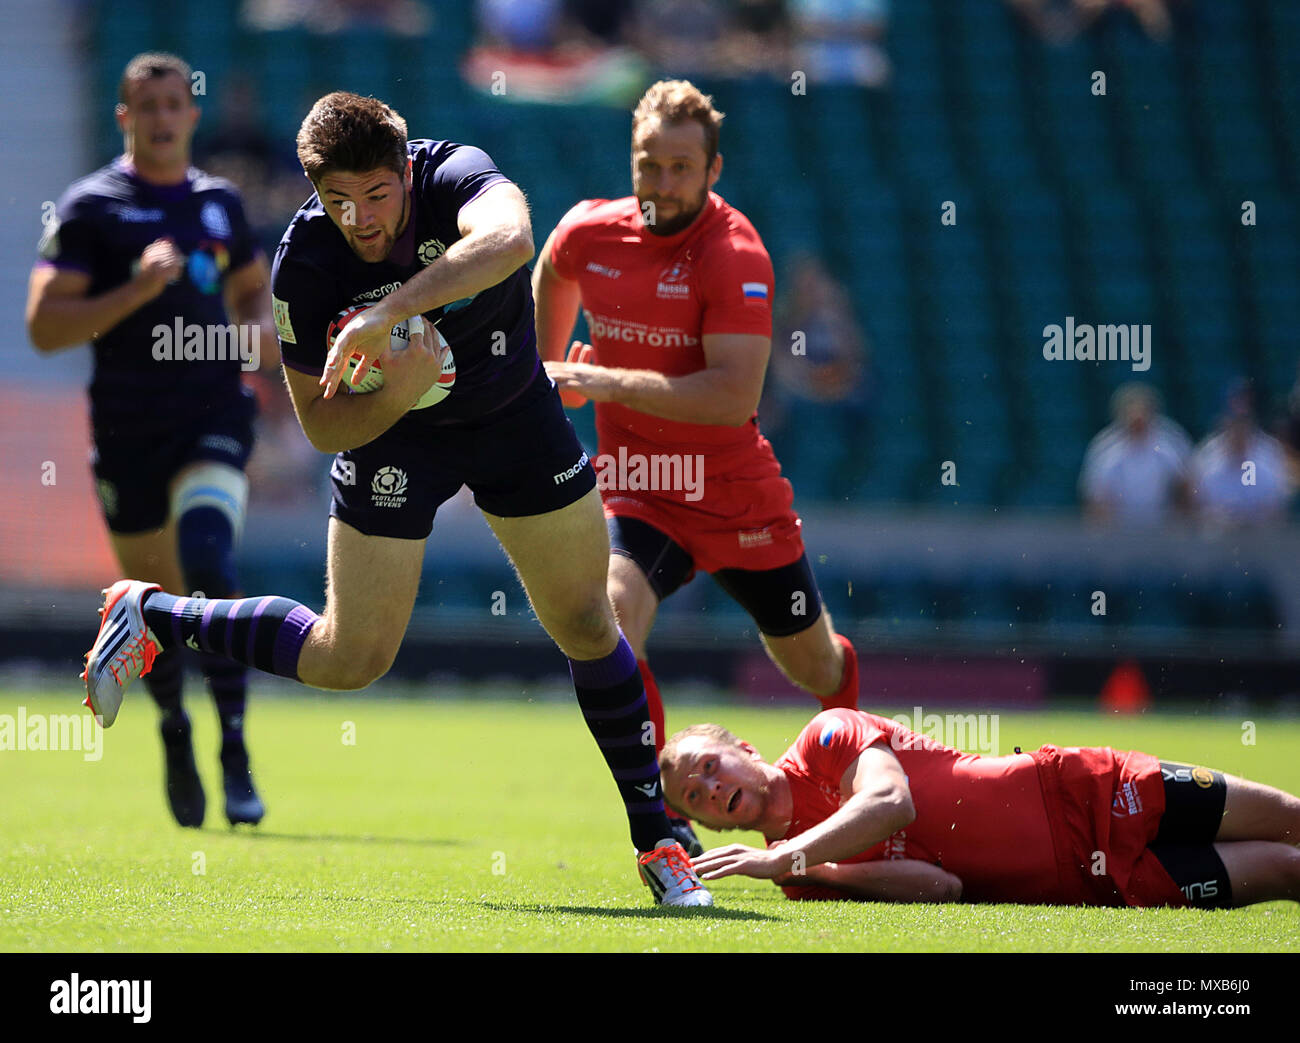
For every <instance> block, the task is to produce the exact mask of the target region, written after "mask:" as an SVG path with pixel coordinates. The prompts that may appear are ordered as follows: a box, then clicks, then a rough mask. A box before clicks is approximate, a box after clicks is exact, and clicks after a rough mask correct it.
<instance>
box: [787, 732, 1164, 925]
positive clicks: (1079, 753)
mask: <svg viewBox="0 0 1300 1043" xmlns="http://www.w3.org/2000/svg"><path fill="white" fill-rule="evenodd" d="M882 740H883V741H885V742H887V743H889V745H890V748H891V749H892V750H893V751H894V754H895V756H897V757H898V761H899V763H900V764H901V765H902V767H903V770H904V771H905V772H906V773H907V783H908V788H909V789H910V790H911V794H912V803H913V806H914V807H915V809H916V820H915V821H914V822H913V823H912V824H911V825H910V826H908V827H907V828H906V829H902V830H899V831H898V832H897V833H895V834H894V835H893V836H891V837H889V838H887V839H886V840H884V841H882V842H881V843H879V844H876V845H875V846H874V847H871V848H868V849H867V850H866V851H863V852H861V853H860V854H858V855H856V856H854V857H852V858H846V859H841V860H840V861H842V862H868V861H871V860H873V859H882V858H915V859H920V860H921V861H924V862H930V863H933V864H936V865H940V866H942V867H943V868H944V869H946V870H948V871H949V872H951V873H955V874H956V875H957V876H958V877H959V878H960V879H961V881H962V897H963V899H964V900H966V901H973V902H1026V903H1031V902H1032V903H1039V902H1042V903H1065V904H1086V905H1123V904H1125V903H1128V904H1132V905H1158V904H1172V905H1181V904H1184V901H1183V899H1182V896H1181V894H1180V892H1179V891H1178V888H1177V886H1176V885H1175V884H1174V883H1173V881H1172V880H1171V879H1170V878H1169V876H1168V874H1167V873H1165V872H1164V871H1163V869H1162V868H1160V867H1159V865H1158V863H1155V860H1154V859H1153V858H1152V857H1151V856H1150V855H1149V853H1148V852H1147V845H1148V844H1149V843H1150V842H1151V841H1152V839H1154V837H1155V834H1156V832H1157V831H1158V830H1159V826H1160V817H1161V816H1162V815H1163V814H1164V809H1165V802H1164V785H1163V782H1162V781H1161V775H1160V762H1159V760H1157V759H1156V758H1155V757H1152V756H1151V755H1150V754H1146V753H1140V752H1137V751H1117V750H1112V749H1110V748H1108V747H1083V748H1080V747H1056V746H1044V747H1042V748H1041V749H1040V750H1037V751H1035V752H1034V753H1024V754H1014V755H1012V756H1009V757H984V756H980V755H978V754H970V753H961V752H960V751H958V750H954V749H952V748H951V747H948V746H943V745H941V744H940V743H937V742H934V741H933V740H931V739H929V738H927V737H926V736H923V735H918V734H917V733H916V732H913V731H910V730H908V729H907V728H904V727H903V726H902V725H901V724H899V723H898V722H897V721H891V720H889V719H887V718H884V717H879V716H877V715H875V714H870V713H865V712H863V711H857V710H826V711H823V712H822V713H819V714H818V715H817V716H816V717H814V718H813V719H812V721H811V722H810V723H809V724H808V726H807V727H805V728H804V730H803V731H802V732H800V734H799V737H798V739H796V740H795V743H794V745H793V746H791V747H790V749H789V750H787V751H786V752H785V754H784V755H783V756H782V757H781V758H780V759H779V760H778V761H777V762H776V767H778V768H780V769H781V771H783V772H784V773H785V776H786V778H787V779H788V780H789V782H790V790H791V795H792V797H793V799H794V809H793V815H792V818H791V822H790V828H789V830H788V831H787V833H786V838H790V837H794V836H797V835H798V834H800V833H802V832H803V831H804V830H806V829H808V828H809V827H811V826H813V825H816V824H817V823H818V822H821V821H823V820H824V819H826V818H828V817H829V816H830V815H832V814H834V813H835V811H837V810H838V809H839V807H840V804H841V800H840V791H839V787H840V780H841V779H843V777H844V773H845V772H846V771H847V770H848V767H849V765H850V764H852V763H853V761H854V759H855V758H856V757H857V756H858V755H859V754H860V753H862V751H863V750H865V749H867V748H868V747H869V746H872V745H873V744H875V743H877V742H880V741H882ZM784 890H785V892H786V894H787V895H788V896H789V897H791V898H801V897H827V896H828V895H827V894H826V893H823V892H824V890H825V889H821V888H808V887H804V888H800V887H788V888H785V889H784Z"/></svg>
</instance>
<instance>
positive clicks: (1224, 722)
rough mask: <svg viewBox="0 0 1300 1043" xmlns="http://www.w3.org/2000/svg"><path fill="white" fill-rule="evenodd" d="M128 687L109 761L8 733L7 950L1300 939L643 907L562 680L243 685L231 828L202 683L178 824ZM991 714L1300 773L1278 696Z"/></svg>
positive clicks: (1185, 755)
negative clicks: (247, 797) (543, 683)
mask: <svg viewBox="0 0 1300 1043" xmlns="http://www.w3.org/2000/svg"><path fill="white" fill-rule="evenodd" d="M299 691H300V690H299ZM388 691H390V692H392V691H397V692H405V693H412V692H414V691H418V690H416V689H409V688H408V689H388ZM143 694H144V693H143V692H142V691H139V690H138V689H137V690H134V691H133V692H132V693H131V696H130V697H128V702H127V705H126V706H125V707H124V709H123V712H122V716H121V717H120V718H119V720H118V722H117V724H116V725H115V726H114V727H113V728H112V729H111V730H109V731H108V732H106V733H103V734H104V740H105V741H104V746H103V756H102V758H101V759H99V760H87V759H86V758H85V754H84V753H82V752H76V751H64V752H48V751H47V752H36V751H31V750H26V751H17V750H5V751H3V752H0V949H3V950H6V951H12V950H19V951H56V952H59V951H91V952H96V951H108V952H119V951H145V952H171V951H264V950H277V951H324V952H334V951H372V950H405V951H462V950H464V951H470V950H473V951H480V950H486V951H491V950H528V951H588V950H596V951H631V952H639V951H654V950H658V951H665V952H666V951H717V952H736V951H805V950H811V951H819V952H828V951H884V952H901V951H987V952H994V951H1034V952H1042V951H1090V952H1116V951H1121V952H1123V951H1142V952H1158V951H1176V952H1196V951H1208V952H1216V951H1241V950H1260V951H1296V950H1297V949H1300V910H1298V908H1297V906H1296V905H1295V904H1292V903H1274V904H1270V905H1264V906H1256V907H1254V908H1251V909H1245V910H1235V911H1231V912H1198V911H1193V910H1113V909H1067V908H1049V907H1042V906H1032V907H1029V906H970V905H957V906H917V905H907V906H900V905H883V904H873V903H861V904H859V903H792V902H786V901H785V900H784V899H783V898H782V897H781V895H780V893H779V892H778V891H777V890H776V889H775V888H774V887H772V886H771V885H770V884H766V883H762V882H759V881H752V880H737V879H730V880H726V881H721V882H718V883H717V884H716V885H715V887H714V894H715V898H716V900H717V906H716V908H714V909H712V910H705V911H699V912H686V913H673V912H665V911H663V910H658V909H655V908H653V907H652V906H651V904H650V899H649V892H648V891H647V890H646V889H645V888H644V887H643V886H642V885H641V884H640V882H639V880H638V878H637V875H636V871H635V867H634V864H633V859H632V851H631V845H630V843H629V841H628V839H627V835H626V826H625V824H624V821H623V818H622V814H621V812H620V810H619V808H618V805H617V802H616V799H615V795H614V792H613V787H612V785H611V783H610V782H609V780H608V777H607V776H606V774H605V770H604V767H603V765H602V763H601V761H600V759H599V756H598V754H597V752H596V749H595V746H594V744H593V743H592V741H591V739H590V738H589V736H588V735H587V733H586V730H585V728H584V726H583V724H582V720H581V717H580V716H579V714H578V711H577V708H576V705H574V704H573V702H572V701H571V699H570V700H563V699H547V700H545V701H536V702H529V701H524V700H522V699H517V700H507V699H502V698H491V696H498V697H499V696H501V695H504V694H506V693H505V691H504V689H493V688H479V687H476V688H469V687H462V688H459V689H455V690H454V694H455V695H456V696H457V697H456V698H449V697H448V686H445V685H443V686H439V692H438V697H437V698H432V699H412V698H394V697H380V696H375V695H350V696H347V697H333V696H317V695H306V694H295V695H292V696H275V697H264V698H259V699H257V700H256V701H255V702H254V703H253V704H252V707H251V710H250V714H249V739H250V746H251V749H252V751H253V758H254V769H255V774H256V778H257V780H258V783H259V785H260V787H261V790H262V793H263V796H264V798H265V800H266V803H267V806H268V809H269V810H268V815H267V818H266V820H265V821H264V823H263V824H262V826H261V827H259V828H257V829H248V828H241V829H240V830H238V831H232V830H230V829H229V828H227V826H226V824H225V819H224V817H223V815H222V806H221V792H220V769H219V766H218V762H217V756H216V753H217V742H218V736H217V732H216V723H215V718H214V715H213V714H212V712H211V708H210V703H209V702H208V700H207V698H206V696H203V695H199V694H195V695H193V696H191V697H190V698H189V700H188V705H189V707H190V710H191V713H192V714H193V716H194V719H195V732H196V749H197V751H198V755H199V766H200V771H201V773H202V775H203V777H204V781H205V784H206V785H207V789H208V815H207V822H206V824H205V826H204V828H203V829H201V830H188V829H181V828H179V827H177V826H176V825H175V824H174V823H173V822H172V820H171V818H170V816H169V815H168V813H167V810H166V806H165V803H164V797H163V791H162V772H161V756H160V749H159V742H158V739H157V735H156V729H155V714H154V710H153V707H152V706H151V705H150V704H149V702H148V700H147V698H141V697H142V696H143ZM551 694H556V693H551ZM471 696H472V697H471ZM76 705H77V704H76V693H75V691H73V690H72V689H68V690H67V691H62V692H56V691H53V690H50V689H44V690H41V691H8V692H5V693H4V694H3V695H0V714H11V715H13V714H16V713H17V710H18V707H19V706H23V707H25V713H26V714H27V715H28V716H29V717H30V716H32V715H36V714H61V713H70V712H74V711H75V710H76ZM80 712H82V713H85V711H84V710H82V711H80ZM670 712H671V718H670V721H669V726H670V728H673V727H680V726H683V725H685V724H688V723H692V722H694V721H698V720H717V721H719V722H720V723H723V724H726V725H727V726H728V727H730V728H732V729H733V730H735V731H737V732H738V733H739V734H741V735H742V736H744V737H745V738H748V739H749V740H750V741H752V742H754V743H755V744H756V745H757V746H758V748H759V749H760V750H761V751H762V752H763V753H764V754H765V755H767V756H768V757H769V758H774V757H775V756H777V755H779V754H780V753H781V752H782V751H783V750H784V749H785V747H786V745H787V744H788V743H789V742H790V740H792V739H793V738H794V736H795V735H796V734H797V732H798V730H799V728H800V727H801V725H802V724H803V723H805V722H806V720H807V719H808V717H809V716H811V713H810V712H809V711H807V710H800V709H789V708H779V709H778V708H770V709H769V708H752V707H741V706H737V705H729V704H725V703H716V702H715V703H710V704H693V705H692V704H687V705H681V704H678V705H676V706H674V707H672V708H670ZM998 723H999V740H1000V745H1001V749H1002V752H1010V751H1011V749H1012V747H1014V746H1021V747H1023V748H1025V749H1033V748H1034V747H1036V746H1038V745H1039V744H1041V743H1043V742H1056V743H1059V744H1062V745H1111V746H1115V747H1118V748H1136V749H1143V750H1147V751H1149V752H1153V753H1157V754H1159V755H1160V756H1162V757H1164V758H1166V759H1172V760H1184V761H1192V762H1199V763H1206V764H1210V765H1212V766H1214V767H1217V768H1221V769H1223V770H1225V771H1229V772H1232V773H1235V774H1240V775H1245V776H1247V777H1250V778H1253V779H1259V780H1261V781H1265V782H1270V783H1273V784H1275V785H1279V786H1281V787H1283V788H1285V789H1289V790H1291V791H1293V792H1295V791H1300V722H1296V721H1293V720H1281V719H1268V718H1262V719H1258V720H1255V721H1254V722H1253V724H1254V729H1253V732H1254V734H1253V735H1250V734H1249V732H1250V729H1246V730H1245V731H1243V724H1244V722H1243V720H1242V718H1241V717H1240V716H1238V717H1208V716H1207V717H1190V716H1167V715H1148V716H1145V717H1141V718H1119V717H1106V716H1102V715H1100V714H1085V713H1042V714H1033V715H1027V714H1006V715H1001V716H1000V717H999V721H998ZM1243 734H1246V735H1247V736H1248V737H1249V738H1253V740H1254V742H1253V744H1248V743H1243V741H1242V739H1243ZM353 739H354V742H353V741H349V740H353ZM717 839H718V837H717V836H715V835H708V834H706V835H705V836H704V840H705V843H706V845H707V844H710V843H713V842H715V841H716V840H717ZM728 839H741V840H744V839H748V840H749V842H754V841H756V840H757V835H756V834H751V835H749V836H748V838H746V837H745V836H743V835H738V834H732V835H730V836H729V837H728Z"/></svg>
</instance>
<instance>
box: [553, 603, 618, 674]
mask: <svg viewBox="0 0 1300 1043" xmlns="http://www.w3.org/2000/svg"><path fill="white" fill-rule="evenodd" d="M556 631H557V632H556V633H554V634H552V635H551V636H552V637H554V638H555V642H556V644H558V645H559V646H560V648H561V649H563V651H564V653H565V654H566V655H568V656H569V657H570V658H572V659H598V658H599V657H600V656H602V655H605V654H606V653H608V651H609V649H608V645H609V641H610V638H611V636H612V635H613V634H614V633H615V632H616V624H615V623H614V612H613V609H611V608H610V604H609V601H608V599H607V598H605V596H604V595H603V593H602V594H601V595H599V596H593V597H591V598H588V599H586V600H584V601H579V602H577V603H576V604H575V605H574V606H573V607H572V608H570V609H569V610H568V611H567V612H566V613H565V615H564V618H563V619H562V620H560V621H559V623H558V624H557V626H556Z"/></svg>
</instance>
